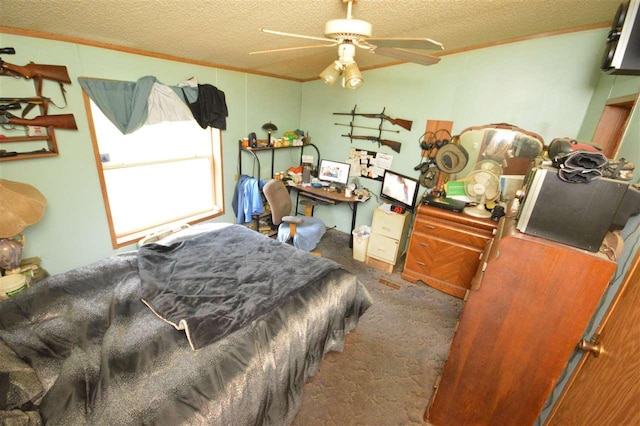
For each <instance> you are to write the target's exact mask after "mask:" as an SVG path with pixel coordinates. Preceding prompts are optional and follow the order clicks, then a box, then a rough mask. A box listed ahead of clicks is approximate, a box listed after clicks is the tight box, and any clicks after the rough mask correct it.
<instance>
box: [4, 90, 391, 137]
mask: <svg viewBox="0 0 640 426" xmlns="http://www.w3.org/2000/svg"><path fill="white" fill-rule="evenodd" d="M0 102H2V98H0ZM333 124H335V125H336V126H346V127H351V128H355V129H371V130H379V131H381V132H393V133H400V130H391V129H379V128H377V127H369V126H356V125H355V124H344V123H333Z"/></svg>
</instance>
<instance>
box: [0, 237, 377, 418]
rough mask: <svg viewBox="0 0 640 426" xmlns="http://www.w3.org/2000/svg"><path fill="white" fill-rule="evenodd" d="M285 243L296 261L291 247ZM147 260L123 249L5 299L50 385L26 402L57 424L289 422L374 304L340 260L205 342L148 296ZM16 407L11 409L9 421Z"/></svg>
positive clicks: (9, 336)
mask: <svg viewBox="0 0 640 426" xmlns="http://www.w3.org/2000/svg"><path fill="white" fill-rule="evenodd" d="M196 228H197V226H194V227H192V229H193V231H194V232H193V234H191V233H189V237H191V236H192V235H201V233H200V231H199V230H196ZM239 235H240V234H239ZM254 235H255V234H254ZM238 238H240V236H239V237H238ZM175 240H176V239H172V241H175ZM273 252H274V256H276V257H277V258H280V259H284V261H283V262H281V264H282V265H285V264H286V263H287V262H286V259H287V258H288V256H289V254H290V248H289V247H286V246H284V245H282V244H278V246H274V247H273ZM195 261H197V260H196V259H194V262H195ZM137 263H138V259H137V253H125V254H121V255H116V256H112V257H109V258H107V259H103V260H101V261H98V262H96V263H94V264H91V265H88V266H85V267H81V268H77V269H74V270H72V271H69V272H66V273H64V274H60V275H56V276H53V277H49V278H47V279H46V280H43V281H41V282H39V283H38V284H37V285H32V286H31V288H29V289H27V290H25V291H23V292H21V293H20V294H18V295H16V296H15V297H12V298H11V299H9V300H6V301H4V302H2V303H0V340H1V341H3V342H4V343H6V344H7V346H9V347H10V348H11V350H13V351H14V352H15V354H16V355H17V356H19V357H20V358H21V359H22V360H23V361H25V362H26V363H27V364H28V365H29V366H30V367H32V368H33V371H34V373H35V375H36V376H37V378H38V380H39V381H40V383H41V385H42V388H41V389H40V390H38V391H37V392H35V391H34V393H31V394H29V398H35V399H33V400H30V401H29V402H28V403H27V404H26V405H25V406H23V407H21V409H22V410H25V411H27V410H31V409H32V407H31V404H35V408H33V409H37V410H38V411H39V413H40V415H41V416H42V419H43V422H44V423H45V424H47V425H64V426H67V425H92V426H94V425H96V426H100V425H105V426H112V425H142V424H145V425H152V424H153V425H167V426H176V425H182V424H184V425H189V426H212V425H220V426H224V425H247V426H249V425H278V426H282V425H288V424H290V423H291V422H292V421H293V417H294V416H295V414H296V412H297V410H298V408H299V407H300V403H301V398H302V390H303V386H304V383H305V382H306V381H307V380H308V379H309V378H310V377H311V376H312V375H313V374H315V373H316V371H317V370H318V368H319V366H320V363H321V361H322V358H323V355H324V354H325V353H327V352H328V351H341V350H342V348H343V344H344V338H345V335H346V334H347V333H348V332H349V331H350V330H352V329H354V328H355V326H356V325H357V323H358V319H359V317H360V316H361V315H362V314H363V313H364V312H365V310H366V309H367V308H368V307H369V306H370V305H371V303H372V301H371V298H370V296H369V294H368V292H367V290H366V289H365V288H364V286H363V285H362V284H361V283H360V282H358V280H357V278H356V277H355V276H354V275H352V274H350V273H348V272H347V271H345V270H344V269H334V270H333V271H331V272H329V273H327V274H326V275H325V276H324V277H322V278H321V279H319V280H317V281H316V283H315V284H312V285H309V286H307V287H306V288H304V289H302V290H301V291H299V292H297V293H295V294H292V295H291V296H290V297H287V298H286V300H285V301H283V302H282V303H281V304H280V305H279V306H278V307H277V308H276V309H274V310H273V311H271V312H268V313H266V314H265V315H262V316H261V317H260V318H257V319H256V320H254V321H251V322H250V323H249V324H247V326H246V327H243V328H241V329H239V330H237V331H235V332H234V333H231V334H229V335H227V336H226V337H225V338H223V339H221V340H219V341H218V342H217V343H215V344H212V345H208V346H206V347H203V348H201V349H199V350H197V351H194V350H192V349H191V348H190V347H189V345H188V342H187V339H185V337H184V333H183V332H181V331H178V330H176V329H175V328H173V327H171V326H169V325H167V324H166V323H164V322H163V321H161V320H159V319H158V318H157V317H156V316H155V315H154V314H153V313H152V311H151V310H150V309H149V308H148V307H146V306H145V305H144V304H143V303H142V302H141V301H140V298H141V293H140V292H141V283H140V277H139V275H138V267H137ZM210 268H211V269H213V268H215V262H214V263H213V264H211V265H210ZM0 355H2V354H0ZM6 361H7V359H6V357H0V374H1V373H2V372H3V371H4V372H6V371H10V370H7V369H6V367H7V362H6ZM23 384H24V383H23ZM23 384H20V386H22V385H23ZM43 394H44V397H42V395H43ZM40 399H41V400H40ZM23 402H24V401H23ZM19 414H21V415H23V416H24V414H22V413H19ZM13 415H14V414H13V412H6V411H5V412H2V411H0V424H4V423H3V421H5V422H6V421H7V419H9V417H8V416H13ZM13 420H14V419H13V417H11V419H10V420H9V421H13Z"/></svg>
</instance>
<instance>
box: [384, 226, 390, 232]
mask: <svg viewBox="0 0 640 426" xmlns="http://www.w3.org/2000/svg"><path fill="white" fill-rule="evenodd" d="M382 229H385V230H387V231H391V228H388V227H386V226H383V227H382Z"/></svg>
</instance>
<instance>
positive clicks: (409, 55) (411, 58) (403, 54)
mask: <svg viewBox="0 0 640 426" xmlns="http://www.w3.org/2000/svg"><path fill="white" fill-rule="evenodd" d="M373 53H377V54H378V55H382V56H389V57H391V58H396V59H401V60H403V61H406V62H413V63H415V64H420V65H433V64H437V63H438V62H440V58H437V57H435V56H429V55H425V54H422V53H417V52H412V51H410V50H405V49H394V48H390V47H378V48H376V49H375V50H374V51H373Z"/></svg>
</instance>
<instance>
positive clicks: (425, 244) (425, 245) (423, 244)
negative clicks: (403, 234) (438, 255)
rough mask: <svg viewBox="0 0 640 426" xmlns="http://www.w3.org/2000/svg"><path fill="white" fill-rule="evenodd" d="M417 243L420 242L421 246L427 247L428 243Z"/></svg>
mask: <svg viewBox="0 0 640 426" xmlns="http://www.w3.org/2000/svg"><path fill="white" fill-rule="evenodd" d="M418 244H420V245H421V246H422V247H429V244H427V243H418Z"/></svg>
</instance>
